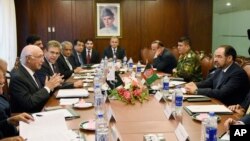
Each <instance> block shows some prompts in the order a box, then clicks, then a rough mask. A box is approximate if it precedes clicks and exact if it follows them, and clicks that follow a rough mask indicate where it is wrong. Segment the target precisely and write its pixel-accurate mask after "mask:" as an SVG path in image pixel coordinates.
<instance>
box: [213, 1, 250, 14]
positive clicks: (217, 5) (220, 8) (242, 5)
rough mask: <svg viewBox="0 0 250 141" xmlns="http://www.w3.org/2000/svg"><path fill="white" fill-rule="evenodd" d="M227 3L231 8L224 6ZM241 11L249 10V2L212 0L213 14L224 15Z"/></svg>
mask: <svg viewBox="0 0 250 141" xmlns="http://www.w3.org/2000/svg"><path fill="white" fill-rule="evenodd" d="M228 2H230V3H231V6H226V3H228ZM243 10H250V0H214V8H213V12H214V13H217V14H224V13H231V12H236V11H243Z"/></svg>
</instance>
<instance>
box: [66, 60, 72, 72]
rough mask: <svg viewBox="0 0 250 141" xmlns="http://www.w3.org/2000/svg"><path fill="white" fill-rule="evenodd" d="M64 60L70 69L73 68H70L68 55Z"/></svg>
mask: <svg viewBox="0 0 250 141" xmlns="http://www.w3.org/2000/svg"><path fill="white" fill-rule="evenodd" d="M65 61H66V63H67V65H68V67H69V69H70V70H72V69H73V68H72V65H71V64H70V62H69V58H68V57H66V58H65Z"/></svg>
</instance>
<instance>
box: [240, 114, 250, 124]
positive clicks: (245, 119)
mask: <svg viewBox="0 0 250 141" xmlns="http://www.w3.org/2000/svg"><path fill="white" fill-rule="evenodd" d="M240 121H242V122H244V123H245V124H246V125H249V124H250V114H247V115H245V116H244V117H242V118H241V119H240Z"/></svg>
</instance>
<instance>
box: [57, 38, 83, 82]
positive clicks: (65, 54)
mask: <svg viewBox="0 0 250 141" xmlns="http://www.w3.org/2000/svg"><path fill="white" fill-rule="evenodd" d="M61 47H62V49H61V55H60V56H59V58H58V59H57V64H58V67H59V72H60V73H61V74H62V75H63V76H64V77H63V78H64V79H68V78H69V77H70V76H71V75H72V74H73V73H79V72H80V71H82V70H83V69H82V68H81V67H77V63H76V62H75V59H74V57H73V56H72V51H73V46H72V44H71V43H70V42H69V41H64V42H62V43H61Z"/></svg>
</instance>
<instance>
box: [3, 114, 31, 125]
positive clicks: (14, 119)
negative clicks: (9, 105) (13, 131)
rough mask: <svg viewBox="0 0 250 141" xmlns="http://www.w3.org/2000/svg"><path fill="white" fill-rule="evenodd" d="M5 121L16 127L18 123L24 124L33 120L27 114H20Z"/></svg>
mask: <svg viewBox="0 0 250 141" xmlns="http://www.w3.org/2000/svg"><path fill="white" fill-rule="evenodd" d="M7 121H8V123H10V124H12V125H16V126H17V125H18V123H19V121H23V122H25V123H30V121H34V118H33V117H32V116H31V115H29V114H27V113H22V114H19V115H16V116H12V117H10V118H8V119H7Z"/></svg>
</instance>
